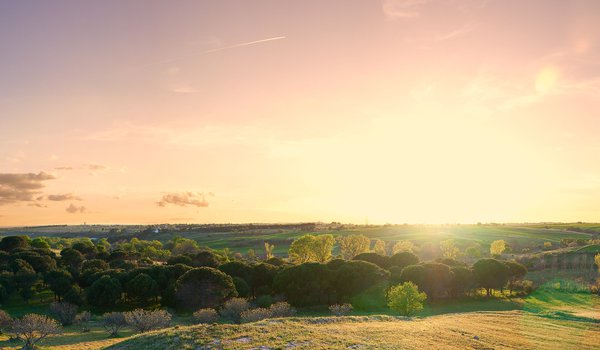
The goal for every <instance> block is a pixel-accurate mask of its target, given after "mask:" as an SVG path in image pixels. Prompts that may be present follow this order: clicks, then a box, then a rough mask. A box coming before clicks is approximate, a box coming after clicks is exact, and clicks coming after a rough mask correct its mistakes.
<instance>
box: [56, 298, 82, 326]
mask: <svg viewBox="0 0 600 350" xmlns="http://www.w3.org/2000/svg"><path fill="white" fill-rule="evenodd" d="M50 314H51V315H52V316H54V318H56V319H57V320H58V322H60V323H61V324H62V325H63V326H69V325H72V324H73V322H74V321H75V316H77V305H73V304H71V303H67V302H54V303H52V304H50Z"/></svg>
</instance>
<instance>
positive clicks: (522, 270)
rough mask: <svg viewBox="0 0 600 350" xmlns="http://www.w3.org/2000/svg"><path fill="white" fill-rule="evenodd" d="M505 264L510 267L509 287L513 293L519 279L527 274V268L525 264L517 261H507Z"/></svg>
mask: <svg viewBox="0 0 600 350" xmlns="http://www.w3.org/2000/svg"><path fill="white" fill-rule="evenodd" d="M504 265H506V267H507V268H508V288H509V291H510V293H511V294H512V291H513V289H514V287H515V285H516V284H517V282H518V281H519V280H522V279H523V277H525V275H526V274H527V268H526V267H525V266H524V265H522V264H519V263H518V262H515V261H506V262H504Z"/></svg>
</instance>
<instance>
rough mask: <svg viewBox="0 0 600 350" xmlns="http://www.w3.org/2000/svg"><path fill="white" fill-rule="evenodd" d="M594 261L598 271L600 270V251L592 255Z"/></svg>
mask: <svg viewBox="0 0 600 350" xmlns="http://www.w3.org/2000/svg"><path fill="white" fill-rule="evenodd" d="M594 262H595V263H596V266H597V267H598V272H600V253H598V254H596V255H595V256H594Z"/></svg>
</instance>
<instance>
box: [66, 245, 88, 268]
mask: <svg viewBox="0 0 600 350" xmlns="http://www.w3.org/2000/svg"><path fill="white" fill-rule="evenodd" d="M84 260H85V257H84V256H83V254H81V252H80V251H78V250H75V249H73V248H65V249H63V250H61V251H60V262H61V264H62V265H63V266H65V267H67V268H68V269H69V270H70V271H71V273H74V272H78V271H79V269H80V268H81V264H82V263H83V261H84Z"/></svg>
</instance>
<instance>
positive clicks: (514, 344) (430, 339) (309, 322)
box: [107, 311, 600, 350]
mask: <svg viewBox="0 0 600 350" xmlns="http://www.w3.org/2000/svg"><path fill="white" fill-rule="evenodd" d="M599 342H600V324H598V323H595V322H578V321H569V320H561V319H551V318H545V317H540V316H536V315H534V314H531V313H528V312H524V311H506V312H471V313H463V314H450V315H440V316H433V317H428V318H422V319H412V320H408V319H403V318H397V317H393V316H365V317H356V316H355V317H340V318H331V317H321V318H295V319H275V320H267V321H261V322H257V323H251V324H244V325H213V326H206V325H199V326H190V327H181V328H179V329H174V328H170V329H167V330H163V331H157V332H153V333H149V334H146V335H141V336H136V337H133V338H130V339H128V340H125V341H124V342H121V343H118V344H115V345H113V346H111V347H108V348H107V349H110V350H136V349H140V350H141V349H143V350H154V349H156V350H158V349H262V350H267V349H399V348H402V349H425V348H429V349H467V348H469V349H471V348H472V349H596V348H597V346H598V343H599Z"/></svg>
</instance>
